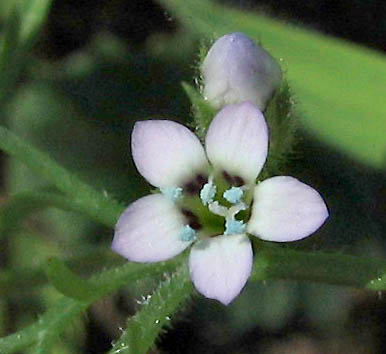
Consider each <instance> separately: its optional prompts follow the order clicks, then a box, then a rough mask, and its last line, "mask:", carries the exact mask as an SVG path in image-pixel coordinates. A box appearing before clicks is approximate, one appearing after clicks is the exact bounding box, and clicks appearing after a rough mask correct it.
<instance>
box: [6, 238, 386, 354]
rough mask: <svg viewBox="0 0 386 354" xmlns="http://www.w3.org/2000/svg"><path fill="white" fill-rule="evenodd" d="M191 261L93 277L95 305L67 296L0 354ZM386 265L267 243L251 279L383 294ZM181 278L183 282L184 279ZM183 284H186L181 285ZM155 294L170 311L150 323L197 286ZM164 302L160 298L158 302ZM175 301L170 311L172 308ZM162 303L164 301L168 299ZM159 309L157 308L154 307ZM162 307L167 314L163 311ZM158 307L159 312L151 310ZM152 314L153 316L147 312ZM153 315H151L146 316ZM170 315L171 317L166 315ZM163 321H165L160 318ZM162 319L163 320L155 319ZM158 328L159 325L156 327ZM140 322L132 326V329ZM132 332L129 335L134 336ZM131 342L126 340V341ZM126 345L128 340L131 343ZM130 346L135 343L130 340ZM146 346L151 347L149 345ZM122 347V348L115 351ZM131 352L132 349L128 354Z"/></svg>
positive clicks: (174, 281)
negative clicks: (146, 279)
mask: <svg viewBox="0 0 386 354" xmlns="http://www.w3.org/2000/svg"><path fill="white" fill-rule="evenodd" d="M185 261H186V254H185V255H183V256H182V257H181V258H177V259H175V260H173V261H170V262H167V263H160V264H157V265H143V264H133V263H128V264H126V265H124V266H122V267H118V268H116V269H113V270H109V271H105V272H103V273H101V274H100V275H98V276H96V277H93V278H91V279H90V281H91V282H92V283H94V284H95V285H97V287H98V289H99V290H98V291H99V293H98V294H96V296H95V297H93V298H90V299H89V301H86V302H80V301H77V300H73V299H68V298H63V299H62V300H60V301H59V302H58V304H57V305H56V306H55V307H54V308H53V309H51V310H49V311H48V312H47V313H46V314H44V315H43V316H41V318H40V320H39V321H38V322H37V323H35V324H33V325H31V326H29V327H27V328H25V329H24V330H22V331H20V332H18V333H15V334H13V335H10V336H8V337H5V338H2V339H0V353H11V352H14V351H18V350H22V349H24V348H26V347H27V346H30V345H31V344H35V343H36V342H37V340H38V338H39V335H40V334H41V333H44V331H47V329H49V328H50V329H52V331H55V332H56V333H58V334H60V333H61V332H62V331H63V330H64V328H65V326H66V325H68V323H69V322H70V321H71V320H72V319H73V317H74V316H77V315H79V313H81V312H82V311H84V310H86V309H87V308H88V306H89V305H91V303H92V302H93V301H95V299H96V297H97V298H102V297H103V296H105V295H107V294H109V293H111V292H114V291H116V290H117V289H119V288H120V287H121V286H123V285H125V284H127V283H129V282H130V281H135V280H137V279H141V278H143V277H146V276H149V275H152V276H157V275H158V276H160V275H161V274H162V273H164V272H168V271H173V270H174V269H175V268H176V266H179V267H180V266H181V265H183V264H184V263H185ZM385 274H386V261H384V260H380V259H372V258H360V257H355V256H347V255H343V254H337V253H331V254H330V253H321V252H320V253H315V252H303V251H296V250H292V249H289V248H283V247H271V246H269V244H268V243H264V244H263V246H262V247H258V248H257V250H256V254H255V261H254V271H253V273H252V275H251V278H250V281H256V280H257V281H262V280H268V279H292V280H297V281H316V282H323V283H326V284H338V285H346V286H351V287H356V288H365V289H369V290H375V291H381V290H386V276H385ZM178 279H179V280H178ZM178 284H180V286H181V287H180V286H177V285H178ZM158 292H159V294H158V293H157V292H156V293H155V294H154V295H156V294H158V295H156V297H155V298H154V300H153V301H154V303H155V304H156V303H157V301H161V300H162V299H163V300H165V304H164V306H165V309H164V310H165V313H164V312H162V313H161V312H156V311H155V309H157V307H156V306H155V305H154V306H155V307H154V308H153V307H149V308H147V307H144V308H143V311H145V312H144V314H143V315H140V313H139V314H138V315H136V316H137V317H136V318H137V319H138V318H139V319H140V320H141V321H145V322H146V321H150V322H151V320H152V319H153V317H152V316H154V319H155V320H157V319H159V320H160V319H161V318H163V319H166V316H169V314H172V313H173V312H175V311H176V310H177V307H178V299H181V302H182V301H183V299H184V298H187V297H188V296H189V295H190V293H191V284H190V282H189V281H188V280H187V277H185V275H183V273H181V274H180V275H176V276H174V277H172V278H171V280H170V282H166V283H165V284H164V285H163V286H162V287H161V288H160V289H159V290H158ZM157 299H158V300H157ZM167 299H169V300H170V299H172V300H170V301H171V303H170V307H168V306H169V305H168V304H167V303H168V301H166V300H167ZM163 300H162V301H163ZM152 306H153V305H152ZM164 306H160V307H161V308H160V309H158V310H159V311H163V309H162V308H163V307H164ZM151 309H153V310H154V311H155V312H154V313H153V312H152V311H151ZM146 311H148V312H146ZM146 313H147V314H146ZM166 313H167V314H166ZM161 315H162V316H163V317H160V316H161ZM155 317H157V318H155ZM150 322H149V323H150ZM154 324H158V323H155V322H154ZM132 326H133V328H134V330H137V329H135V326H136V325H134V324H131V323H129V328H131V327H132ZM159 331H161V326H148V327H146V331H145V332H144V333H143V336H144V338H145V339H144V341H143V346H141V348H140V349H141V350H142V348H145V347H146V346H148V345H150V344H149V343H150V339H149V338H156V336H157V335H158V333H159ZM130 335H131V334H127V336H128V338H129V336H130ZM123 339H125V338H123ZM125 343H126V339H125ZM129 343H130V341H129ZM145 343H147V344H146V345H145ZM115 348H116V349H118V348H117V347H115ZM128 353H130V351H129V352H128Z"/></svg>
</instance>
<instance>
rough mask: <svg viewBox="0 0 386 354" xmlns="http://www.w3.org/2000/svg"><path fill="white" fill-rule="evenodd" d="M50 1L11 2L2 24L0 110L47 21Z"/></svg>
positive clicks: (13, 88) (13, 87) (11, 91)
mask: <svg viewBox="0 0 386 354" xmlns="http://www.w3.org/2000/svg"><path fill="white" fill-rule="evenodd" d="M50 5H51V0H24V1H18V2H14V3H13V4H12V6H11V7H10V8H11V9H10V10H9V13H8V16H7V18H6V21H5V26H4V27H5V31H4V35H3V37H2V38H1V42H0V72H1V77H0V107H1V106H2V105H3V104H6V103H7V102H8V98H9V97H10V96H11V95H12V94H13V93H14V92H15V87H16V85H17V81H18V77H19V75H20V73H21V72H22V70H23V68H24V67H25V66H26V64H27V63H28V61H29V59H30V58H29V56H28V51H29V50H30V49H31V48H32V46H33V45H34V43H35V41H36V39H37V37H38V34H39V31H40V29H41V27H42V25H43V23H44V21H45V20H46V17H47V15H48V10H49V8H50Z"/></svg>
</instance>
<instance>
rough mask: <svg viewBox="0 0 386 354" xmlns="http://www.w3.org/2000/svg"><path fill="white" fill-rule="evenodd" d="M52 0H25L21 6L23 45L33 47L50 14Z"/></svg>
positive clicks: (21, 36)
mask: <svg viewBox="0 0 386 354" xmlns="http://www.w3.org/2000/svg"><path fill="white" fill-rule="evenodd" d="M51 3H52V0H24V1H23V3H22V4H21V5H20V6H21V7H22V8H21V18H22V23H21V30H20V40H21V42H22V43H23V45H25V46H27V47H29V48H30V47H31V46H32V45H33V44H34V43H35V41H36V39H37V36H38V34H39V32H40V30H41V28H42V26H43V24H44V22H45V20H46V18H47V16H48V11H49V9H50V7H51Z"/></svg>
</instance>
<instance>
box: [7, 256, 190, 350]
mask: <svg viewBox="0 0 386 354" xmlns="http://www.w3.org/2000/svg"><path fill="white" fill-rule="evenodd" d="M185 260H186V259H185V258H184V256H182V257H177V258H175V259H173V260H172V261H169V262H161V263H157V264H137V263H126V264H125V265H123V266H120V267H115V268H112V269H109V270H107V271H104V272H102V273H100V274H98V275H96V276H94V277H92V278H91V279H90V280H89V281H90V282H91V283H92V284H93V285H94V286H96V287H97V289H98V290H97V294H96V295H95V297H96V298H98V299H100V298H102V297H104V296H106V295H108V294H110V293H111V292H113V291H117V290H118V289H119V288H120V287H122V286H124V285H127V284H129V283H130V282H133V281H136V280H139V279H143V278H146V277H149V276H151V277H160V276H161V275H162V274H165V272H170V271H173V270H174V269H175V268H176V267H177V266H178V265H181V263H183V262H185ZM93 301H95V299H89V301H86V302H82V301H78V300H75V299H70V298H67V297H63V298H62V299H61V300H60V301H58V302H57V304H56V305H55V306H54V307H53V308H51V309H49V310H48V311H47V312H46V313H45V314H43V315H42V316H41V317H40V318H39V320H38V321H37V322H35V323H34V324H32V325H30V326H28V327H26V328H24V329H22V330H21V331H19V332H16V333H14V334H11V335H9V336H7V337H4V338H0V354H3V353H4V354H10V353H14V352H17V351H21V350H24V349H25V348H27V347H30V346H31V345H35V344H37V342H38V341H39V340H40V341H43V340H44V339H42V338H41V336H51V335H56V336H60V334H61V333H62V332H63V331H64V329H65V328H66V326H68V325H69V323H71V321H72V320H73V319H74V318H75V317H76V316H79V315H80V314H81V313H82V312H83V311H85V310H86V309H87V308H88V307H89V306H90V305H91V304H92V302H93ZM50 338H51V337H50ZM46 344H48V341H47V342H44V348H47V346H46ZM51 344H52V343H51Z"/></svg>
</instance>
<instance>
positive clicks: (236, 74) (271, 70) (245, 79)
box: [201, 33, 281, 110]
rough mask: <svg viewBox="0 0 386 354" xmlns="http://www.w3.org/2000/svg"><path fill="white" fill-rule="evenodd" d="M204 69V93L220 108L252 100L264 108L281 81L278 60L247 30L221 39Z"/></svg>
mask: <svg viewBox="0 0 386 354" xmlns="http://www.w3.org/2000/svg"><path fill="white" fill-rule="evenodd" d="M201 70H202V75H203V78H204V92H203V93H204V96H205V98H206V99H207V100H208V101H209V102H210V103H211V104H212V105H213V106H214V107H216V108H221V107H223V106H225V105H227V104H232V103H239V102H243V101H251V102H253V103H254V104H256V105H257V107H259V108H260V110H264V108H265V106H266V103H267V100H268V99H269V98H270V97H271V95H272V93H273V91H274V90H275V89H276V88H277V87H278V86H279V85H280V81H281V69H280V66H279V64H278V63H277V61H276V60H274V59H273V58H272V57H271V55H270V54H269V53H268V52H266V51H265V50H264V49H263V48H262V47H260V46H258V45H256V44H255V42H254V41H253V40H252V39H250V38H249V37H247V36H246V35H245V34H243V33H231V34H227V35H225V36H223V37H221V38H219V39H218V40H217V41H216V42H215V43H214V45H213V46H212V47H211V48H210V50H209V52H208V54H207V56H206V58H205V60H204V62H203V64H202V67H201Z"/></svg>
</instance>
